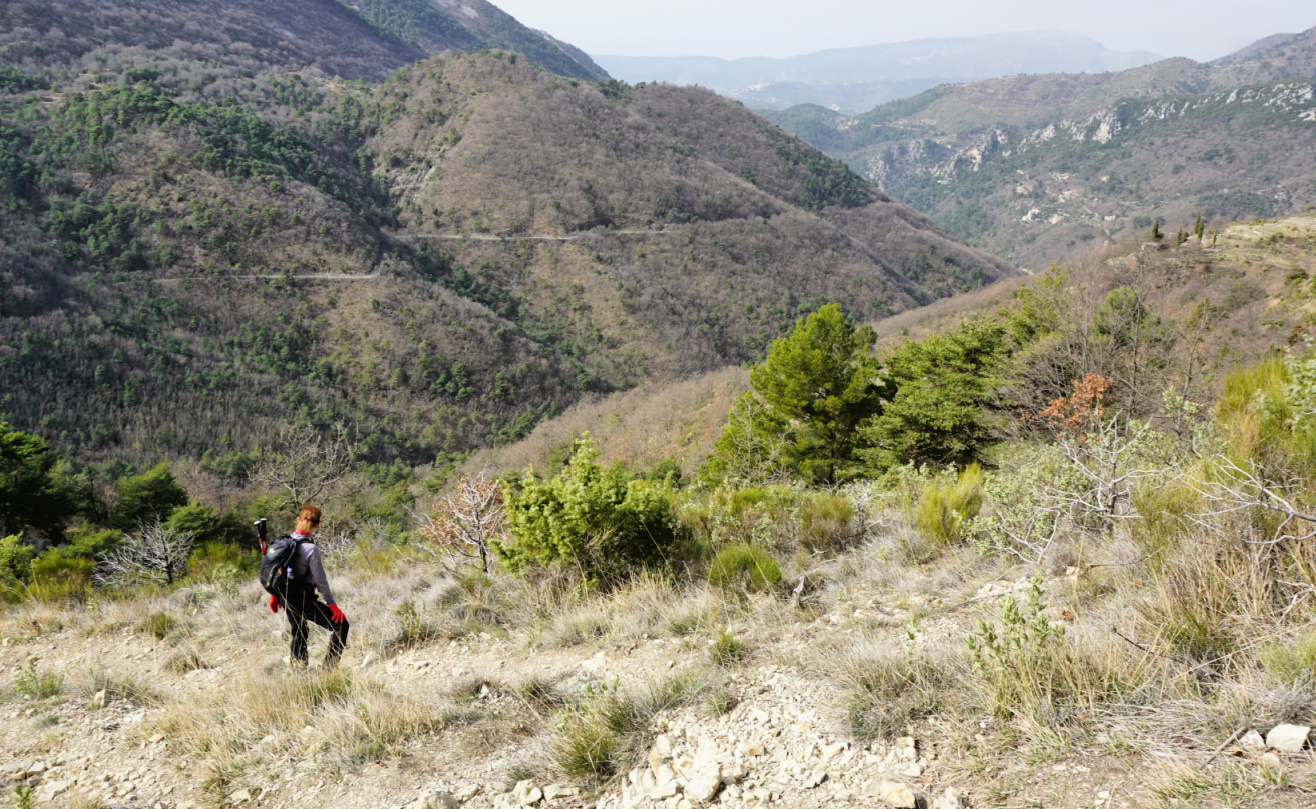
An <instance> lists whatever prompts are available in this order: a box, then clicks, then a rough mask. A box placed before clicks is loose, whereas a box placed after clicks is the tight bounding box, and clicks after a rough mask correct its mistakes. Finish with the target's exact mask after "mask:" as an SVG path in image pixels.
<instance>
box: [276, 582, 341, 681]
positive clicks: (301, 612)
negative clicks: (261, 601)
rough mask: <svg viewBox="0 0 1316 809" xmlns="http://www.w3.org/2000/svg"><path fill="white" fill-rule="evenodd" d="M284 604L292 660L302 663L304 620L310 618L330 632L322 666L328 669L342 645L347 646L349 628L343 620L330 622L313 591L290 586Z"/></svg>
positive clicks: (305, 645) (337, 656)
mask: <svg viewBox="0 0 1316 809" xmlns="http://www.w3.org/2000/svg"><path fill="white" fill-rule="evenodd" d="M284 607H285V609H286V610H287V612H288V625H289V626H290V627H291V628H292V662H293V663H294V664H297V663H300V664H301V665H303V666H304V665H306V659H307V656H308V654H307V637H306V636H307V632H308V629H307V626H306V622H307V621H308V620H310V621H312V622H314V623H316V624H319V625H320V626H322V627H324V628H325V629H327V630H329V631H330V632H332V633H333V635H332V636H331V637H330V638H329V651H328V652H326V653H325V655H324V667H325V668H327V669H331V668H333V667H334V666H336V665H338V658H340V657H342V655H343V647H344V646H346V645H347V630H348V629H349V628H350V626H349V624H348V623H347V619H346V618H344V619H343V620H342V621H339V622H338V623H334V621H333V616H332V615H331V614H330V612H329V607H327V606H325V603H324V602H323V601H321V600H320V598H319V596H318V595H316V592H315V591H314V590H304V589H300V588H298V589H294V590H293V591H291V592H289V593H288V599H287V603H286V604H284Z"/></svg>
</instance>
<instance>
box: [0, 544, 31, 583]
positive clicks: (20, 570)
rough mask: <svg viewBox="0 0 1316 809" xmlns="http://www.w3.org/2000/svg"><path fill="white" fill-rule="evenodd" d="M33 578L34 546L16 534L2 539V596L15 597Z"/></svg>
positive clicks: (0, 577) (0, 581)
mask: <svg viewBox="0 0 1316 809" xmlns="http://www.w3.org/2000/svg"><path fill="white" fill-rule="evenodd" d="M31 580H32V548H31V547H29V546H28V545H24V544H23V540H22V538H21V537H19V536H17V535H15V536H12V537H4V538H3V539H0V598H6V599H8V598H14V597H16V596H17V595H18V592H19V590H20V588H21V587H22V586H23V585H24V584H26V583H27V582H29V581H31Z"/></svg>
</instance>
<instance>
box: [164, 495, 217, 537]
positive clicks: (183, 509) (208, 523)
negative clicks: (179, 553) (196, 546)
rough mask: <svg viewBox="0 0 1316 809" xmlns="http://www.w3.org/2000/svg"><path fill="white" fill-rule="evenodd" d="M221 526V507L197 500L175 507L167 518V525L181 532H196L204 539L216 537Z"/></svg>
mask: <svg viewBox="0 0 1316 809" xmlns="http://www.w3.org/2000/svg"><path fill="white" fill-rule="evenodd" d="M219 526H220V519H219V509H217V508H214V507H213V506H205V505H202V504H200V503H197V502H195V501H192V502H189V503H187V504H186V505H182V506H179V507H177V508H175V509H174V510H173V511H172V512H170V513H169V519H167V520H165V527H167V528H171V529H173V530H174V531H176V532H178V533H180V534H195V535H196V536H197V537H199V538H201V539H203V540H204V539H211V538H214V537H215V536H216V535H217V534H218V533H219Z"/></svg>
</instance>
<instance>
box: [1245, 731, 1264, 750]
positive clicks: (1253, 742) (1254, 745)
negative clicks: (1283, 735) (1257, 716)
mask: <svg viewBox="0 0 1316 809" xmlns="http://www.w3.org/2000/svg"><path fill="white" fill-rule="evenodd" d="M1238 746H1239V747H1241V748H1243V749H1244V750H1246V751H1247V752H1249V753H1260V752H1262V751H1264V750H1265V749H1266V740H1265V739H1263V738H1261V734H1260V733H1257V732H1256V731H1255V730H1249V731H1248V732H1247V733H1244V734H1243V738H1241V739H1239V740H1238Z"/></svg>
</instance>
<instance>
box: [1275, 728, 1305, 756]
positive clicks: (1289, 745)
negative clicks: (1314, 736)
mask: <svg viewBox="0 0 1316 809" xmlns="http://www.w3.org/2000/svg"><path fill="white" fill-rule="evenodd" d="M1309 733H1311V728H1310V727H1307V726H1305V725H1276V726H1275V727H1274V728H1273V729H1272V730H1271V731H1270V732H1269V733H1267V734H1266V746H1267V747H1273V748H1274V749H1276V750H1278V751H1279V752H1281V753H1298V752H1301V751H1302V748H1303V745H1305V744H1306V743H1307V734H1309Z"/></svg>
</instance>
